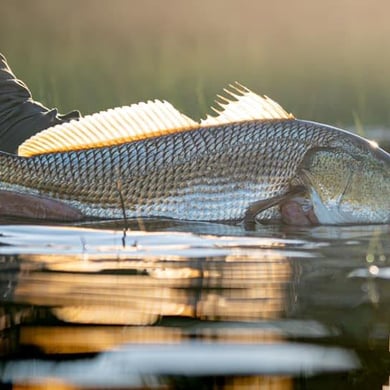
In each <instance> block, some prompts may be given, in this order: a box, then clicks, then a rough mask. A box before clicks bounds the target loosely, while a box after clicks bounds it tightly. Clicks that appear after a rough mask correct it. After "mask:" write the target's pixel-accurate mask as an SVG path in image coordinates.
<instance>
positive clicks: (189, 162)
mask: <svg viewBox="0 0 390 390" xmlns="http://www.w3.org/2000/svg"><path fill="white" fill-rule="evenodd" d="M225 93H226V96H220V97H219V99H218V101H217V108H215V109H214V111H216V115H214V116H211V115H209V116H207V117H206V119H204V120H202V121H200V122H199V123H198V122H195V121H194V120H192V119H190V118H188V117H187V116H185V115H183V114H182V113H180V112H179V111H177V110H176V109H175V108H174V107H173V106H172V105H171V104H169V103H168V102H165V101H158V100H155V101H148V102H146V103H139V104H133V105H131V106H128V107H120V108H115V109H110V110H108V111H104V112H100V113H97V114H94V115H89V116H86V117H84V118H81V119H80V120H73V121H71V122H69V123H65V124H61V125H57V126H54V127H52V128H49V129H47V130H44V131H42V132H40V133H38V134H37V135H35V136H33V137H31V138H30V139H28V140H27V141H25V142H24V143H23V144H22V145H20V147H19V152H18V155H10V154H6V153H0V189H1V190H8V191H13V192H17V193H20V194H25V195H39V196H43V197H47V198H49V199H53V200H55V201H61V202H64V203H65V204H67V205H69V206H72V207H74V208H75V209H76V210H77V211H78V212H79V213H81V214H82V215H83V216H84V217H86V218H99V219H108V218H110V219H112V218H122V217H123V215H124V214H125V215H126V217H127V218H148V217H165V218H175V219H183V220H197V221H229V222H232V221H237V222H239V221H246V222H249V223H251V222H255V221H266V220H272V219H278V218H281V217H283V213H284V212H283V210H286V209H287V210H290V211H291V210H293V207H291V206H289V205H291V204H293V205H295V206H296V205H298V204H300V203H299V202H298V199H305V202H306V203H308V204H309V209H310V212H311V213H312V218H311V219H310V220H316V221H318V222H319V223H324V224H347V223H389V222H390V156H389V154H388V153H386V152H385V151H383V150H382V149H380V148H379V147H378V146H377V145H375V144H373V143H372V142H370V141H367V140H365V139H363V138H361V137H359V136H357V135H354V134H352V133H350V132H347V131H344V130H340V129H336V128H334V127H330V126H326V125H322V124H319V123H314V122H309V121H303V120H298V119H296V118H295V117H294V116H293V115H292V114H289V113H288V112H286V111H285V110H284V109H283V108H282V107H281V106H280V105H278V104H277V103H276V102H274V101H273V100H271V99H269V98H268V97H262V96H259V95H256V94H255V93H254V92H252V91H250V90H249V89H247V88H245V87H243V86H242V85H240V84H235V85H231V86H230V87H229V88H228V89H226V90H225ZM286 205H287V206H286ZM286 207H287V208H286ZM281 210H282V213H281ZM287 214H288V212H286V215H287Z"/></svg>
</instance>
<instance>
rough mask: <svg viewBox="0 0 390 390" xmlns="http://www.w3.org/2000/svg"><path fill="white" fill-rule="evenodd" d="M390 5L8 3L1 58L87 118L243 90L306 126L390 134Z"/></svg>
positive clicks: (0, 13)
mask: <svg viewBox="0 0 390 390" xmlns="http://www.w3.org/2000/svg"><path fill="white" fill-rule="evenodd" d="M389 14H390V2H388V1H386V0H373V1H367V0H327V1H316V0H297V1H287V0H286V1H283V0H282V1H278V0H275V1H269V0H260V1H255V0H253V1H248V0H239V1H233V0H196V1H184V0H164V1H162V0H142V1H131V0H112V1H103V0H95V1H94V0H66V1H65V0H64V1H62V0H34V1H28V0H25V1H23V0H2V1H1V9H0V50H1V51H2V53H3V54H4V55H5V56H6V57H7V58H8V61H9V63H10V65H11V66H12V68H13V70H14V72H15V73H16V74H17V75H18V77H20V78H21V79H23V80H24V81H25V82H26V83H27V84H28V85H29V87H30V89H31V90H32V92H33V95H34V98H35V99H36V100H40V101H42V102H43V103H44V104H45V105H47V106H49V107H54V106H56V107H58V108H59V110H60V111H61V112H66V111H69V110H71V109H75V108H77V109H79V110H81V112H82V113H84V114H87V113H91V112H95V111H97V110H100V109H105V108H109V107H112V106H118V105H123V104H129V103H132V102H137V101H141V100H146V99H154V98H160V99H166V100H168V101H170V102H172V103H173V104H174V105H175V106H177V107H178V108H180V109H181V110H183V111H184V112H186V113H187V114H189V115H192V116H194V117H196V118H199V117H201V116H204V114H205V113H206V112H207V111H208V106H209V105H211V104H212V101H213V98H214V96H215V94H216V93H219V92H220V91H221V89H222V88H223V87H225V86H226V85H227V84H228V83H230V82H232V81H235V80H237V81H240V82H241V83H243V84H245V85H247V86H248V87H250V88H251V89H253V90H255V91H256V92H259V93H262V94H266V95H268V96H270V97H272V98H273V99H275V100H277V101H278V102H280V103H281V104H282V105H283V106H284V107H285V108H286V109H287V110H289V111H291V112H294V113H295V114H296V116H299V117H301V118H305V119H311V120H317V121H320V122H326V123H330V124H335V125H339V126H346V125H353V124H354V123H356V120H357V119H358V121H360V122H361V123H362V124H363V125H375V126H384V127H390V111H389V107H390V66H389V65H390V52H389V46H390V41H389V40H390V23H389V22H388V15H389Z"/></svg>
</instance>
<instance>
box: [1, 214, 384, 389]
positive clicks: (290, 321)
mask: <svg viewBox="0 0 390 390" xmlns="http://www.w3.org/2000/svg"><path fill="white" fill-rule="evenodd" d="M389 232H390V226H388V225H384V226H354V227H324V226H322V227H311V228H292V227H286V226H281V225H269V226H259V227H257V228H256V230H254V231H245V230H244V229H242V228H241V227H238V226H228V225H220V224H208V223H174V222H169V221H159V222H156V221H152V222H145V221H144V222H143V223H135V224H134V226H131V230H127V231H126V232H124V230H123V228H122V227H121V226H120V225H118V224H116V223H105V224H102V225H98V226H93V227H92V226H78V227H60V226H57V227H55V226H38V225H2V226H1V227H0V233H1V236H0V256H1V257H0V259H1V263H0V267H1V270H2V272H1V282H0V294H1V303H2V307H1V317H0V326H1V329H2V339H1V357H2V359H1V363H0V380H1V382H2V383H3V384H4V385H5V384H7V385H9V386H10V387H11V386H14V388H20V387H18V386H22V385H23V386H24V387H23V389H25V388H27V389H32V388H34V389H36V388H67V389H68V388H71V389H91V388H108V389H116V388H120V389H133V388H137V389H138V388H164V389H166V388H172V389H176V388H185V389H187V388H194V389H197V388H202V389H209V388H211V389H241V388H246V389H248V388H253V389H255V388H256V389H257V388H261V389H311V388H319V389H322V388H323V389H328V388H330V386H333V387H335V388H340V389H349V388H351V389H382V388H383V389H385V387H382V386H386V384H387V386H388V382H389V374H390V359H389V358H390V355H389V331H390V329H389V327H390V326H389V324H390V305H389V303H390V288H389V285H390V258H389V256H390V243H389V240H388V237H389ZM60 384H61V386H63V387H59V386H60ZM33 386H35V387H33ZM45 386H46V387H45Z"/></svg>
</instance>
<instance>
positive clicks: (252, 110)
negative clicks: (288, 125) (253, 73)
mask: <svg viewBox="0 0 390 390" xmlns="http://www.w3.org/2000/svg"><path fill="white" fill-rule="evenodd" d="M224 92H225V94H226V96H223V95H218V99H217V100H216V101H215V103H216V105H217V107H211V109H212V110H213V111H214V112H216V113H217V114H218V115H217V116H211V115H208V116H207V117H206V119H202V121H201V122H200V124H201V126H215V125H223V124H227V123H231V122H242V121H248V120H272V119H275V120H291V119H295V117H294V115H292V114H291V113H288V112H287V111H285V110H284V109H283V108H282V107H281V106H280V105H279V104H278V103H276V102H275V101H273V100H272V99H270V98H269V97H267V96H260V95H257V94H256V93H254V92H252V91H251V90H250V89H248V88H246V87H244V86H243V85H241V84H240V83H238V82H235V83H234V84H230V85H229V86H228V88H225V89H224Z"/></svg>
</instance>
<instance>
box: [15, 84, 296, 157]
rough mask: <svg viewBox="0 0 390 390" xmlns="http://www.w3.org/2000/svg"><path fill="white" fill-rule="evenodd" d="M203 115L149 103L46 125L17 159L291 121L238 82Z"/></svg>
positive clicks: (20, 151)
mask: <svg viewBox="0 0 390 390" xmlns="http://www.w3.org/2000/svg"><path fill="white" fill-rule="evenodd" d="M224 92H225V94H226V96H223V95H218V99H217V100H216V104H217V105H218V106H219V107H220V108H219V109H216V108H214V107H211V109H212V110H213V111H215V112H216V113H217V116H211V115H208V116H207V117H206V118H205V119H203V120H201V121H200V122H196V121H194V120H193V119H191V118H189V117H188V116H186V115H184V114H182V113H181V112H179V111H178V110H177V109H176V108H174V107H173V106H172V105H171V104H170V103H168V102H166V101H160V100H154V101H147V102H146V103H144V102H141V103H137V104H132V105H131V106H123V107H117V108H114V109H109V110H107V111H101V112H99V113H96V114H93V115H87V116H85V117H83V118H81V119H79V120H72V121H70V122H68V123H64V124H60V125H56V126H53V127H50V128H48V129H46V130H43V131H41V132H40V133H38V134H36V135H34V136H33V137H31V138H29V139H27V140H26V141H25V142H23V143H22V144H21V145H20V146H19V149H18V155H19V156H24V157H31V156H35V155H40V154H47V153H55V152H67V151H74V150H82V149H92V148H99V147H105V146H114V145H121V144H123V143H127V142H133V141H138V140H143V139H147V138H153V137H158V136H162V135H167V134H173V133H179V132H182V131H187V130H193V129H198V128H200V127H206V126H218V125H225V124H229V123H233V122H242V121H250V120H272V119H274V120H292V119H295V117H294V116H293V115H292V114H290V113H288V112H287V111H285V110H284V109H283V108H282V107H281V106H280V105H279V104H278V103H276V102H274V101H273V100H272V99H270V98H268V97H267V96H260V95H257V94H256V93H254V92H252V91H251V90H250V89H248V88H246V87H244V86H243V85H241V84H239V83H237V82H236V83H234V84H231V85H229V87H228V88H225V89H224ZM232 98H233V99H235V100H232Z"/></svg>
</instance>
